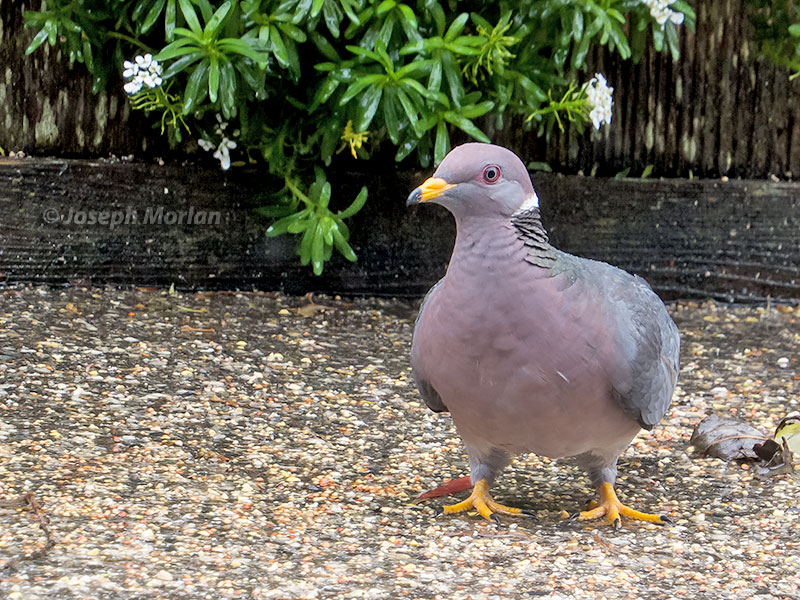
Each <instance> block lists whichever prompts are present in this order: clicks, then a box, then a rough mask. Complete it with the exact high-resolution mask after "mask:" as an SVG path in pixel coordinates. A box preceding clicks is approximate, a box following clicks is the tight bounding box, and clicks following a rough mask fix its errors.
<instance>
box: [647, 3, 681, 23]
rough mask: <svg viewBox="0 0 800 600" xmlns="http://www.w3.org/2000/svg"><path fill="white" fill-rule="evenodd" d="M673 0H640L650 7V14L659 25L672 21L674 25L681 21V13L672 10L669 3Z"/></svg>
mask: <svg viewBox="0 0 800 600" xmlns="http://www.w3.org/2000/svg"><path fill="white" fill-rule="evenodd" d="M674 1H675V0H642V3H643V4H645V5H646V6H647V8H649V9H650V16H652V17H653V18H654V19H655V20H656V23H658V24H659V25H664V24H666V22H667V21H672V22H673V23H675V25H680V24H681V23H683V13H680V12H677V11H675V10H672V9H671V8H670V7H669V5H670V4H672V3H673V2H674Z"/></svg>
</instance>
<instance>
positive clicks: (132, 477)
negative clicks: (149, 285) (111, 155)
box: [0, 287, 800, 600]
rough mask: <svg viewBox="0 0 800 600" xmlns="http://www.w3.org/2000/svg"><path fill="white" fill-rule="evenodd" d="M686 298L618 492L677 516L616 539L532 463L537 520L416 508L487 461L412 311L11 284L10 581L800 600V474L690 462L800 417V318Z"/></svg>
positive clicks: (4, 499)
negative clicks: (424, 369) (654, 404)
mask: <svg viewBox="0 0 800 600" xmlns="http://www.w3.org/2000/svg"><path fill="white" fill-rule="evenodd" d="M671 310H672V312H673V315H674V316H675V319H676V321H677V323H678V325H679V326H680V328H681V331H682V336H683V357H682V370H681V378H680V382H679V388H678V391H677V393H676V397H675V401H674V403H673V407H672V410H671V412H670V413H668V415H667V417H666V418H665V420H664V422H663V423H662V425H661V426H660V427H658V428H657V429H656V430H655V431H653V432H644V433H642V434H641V435H640V436H639V437H638V438H637V440H636V441H635V443H634V444H633V445H632V446H631V448H630V449H629V450H628V451H627V452H626V453H625V454H624V455H623V456H622V458H621V460H620V478H619V483H618V489H619V491H620V495H621V497H622V499H623V501H627V502H628V503H630V504H632V505H634V506H637V507H641V508H644V509H651V510H654V511H660V512H665V513H667V514H669V515H670V516H671V517H672V518H673V520H674V521H675V523H676V524H675V525H674V526H672V527H659V526H656V525H650V524H643V523H631V522H625V523H624V525H623V529H622V530H620V531H618V532H615V531H613V530H612V529H611V528H609V527H607V526H605V525H603V524H602V523H600V522H594V523H568V522H566V521H564V520H563V519H562V514H561V511H562V510H563V509H566V510H567V511H569V512H573V511H575V510H577V509H578V508H580V507H581V506H582V504H583V503H584V502H585V501H586V500H587V499H588V498H589V497H590V496H591V489H590V488H589V486H588V483H587V481H586V479H585V477H584V475H583V474H582V473H581V472H580V471H578V470H577V468H575V467H574V466H573V465H572V464H570V463H569V462H568V461H560V462H558V463H556V462H555V461H551V460H548V459H544V458H538V457H536V456H522V457H519V458H518V459H517V460H515V461H514V463H513V464H512V465H511V466H510V467H509V468H508V469H507V470H506V471H505V473H504V474H503V475H502V476H501V477H500V479H499V481H498V482H497V484H496V486H495V487H494V494H495V497H496V498H497V499H498V500H499V501H501V502H507V503H509V504H512V505H517V506H523V507H527V508H529V509H531V510H533V511H535V512H536V513H537V514H538V516H539V519H538V520H532V519H525V520H516V521H515V520H513V519H510V518H507V519H506V520H505V523H506V525H505V526H504V527H502V528H498V527H496V526H494V525H490V524H487V523H485V522H483V521H482V520H481V519H480V518H479V517H478V516H476V515H474V514H469V515H457V516H439V517H434V507H435V506H436V505H437V504H439V503H441V500H436V501H430V502H428V503H423V504H412V500H413V499H414V498H415V497H416V495H417V494H419V493H420V492H422V491H424V490H426V489H430V488H432V487H435V486H437V485H439V484H440V483H442V482H443V481H444V480H446V479H450V478H455V477H459V476H461V475H464V474H466V473H467V462H466V456H465V454H464V452H463V449H462V447H461V443H460V440H459V438H458V436H457V434H456V432H455V429H454V428H453V425H452V422H451V420H450V418H449V417H448V416H447V415H435V414H433V413H431V412H429V411H428V410H427V408H425V406H424V405H423V404H422V402H421V401H420V398H419V397H418V395H417V393H416V391H415V389H414V386H413V382H412V381H411V378H410V372H409V366H408V351H409V343H410V338H411V328H412V324H413V316H414V314H415V312H416V303H412V302H405V301H389V300H376V299H365V300H349V299H339V298H329V297H324V298H323V297H319V298H314V303H311V304H310V303H309V301H308V299H303V298H293V297H285V296H279V295H275V294H263V293H196V294H170V293H168V292H167V291H165V290H153V289H113V288H101V289H96V288H94V289H83V288H68V289H51V288H40V287H24V288H18V289H5V290H2V291H0V596H2V597H7V598H10V599H17V598H20V599H29V598H279V599H290V598H442V599H448V600H450V599H460V598H469V599H471V600H478V599H480V598H537V597H538V598H681V597H687V598H709V599H710V598H714V599H719V598H736V599H738V598H763V599H767V598H800V581H799V577H800V576H799V575H798V574H799V573H800V547H798V546H800V507H799V505H798V498H800V478H798V476H797V474H781V475H777V476H772V477H768V478H762V477H760V476H758V474H757V473H756V472H755V471H754V469H753V468H752V467H751V466H750V465H747V464H740V463H737V462H731V463H724V462H722V461H720V460H719V459H711V458H697V457H694V456H692V455H690V454H689V453H688V452H687V443H688V440H689V437H690V435H691V432H692V429H693V427H694V425H695V424H696V423H697V422H698V421H700V419H701V418H702V417H704V416H705V415H707V414H710V413H712V412H713V413H718V414H721V415H726V416H735V417H738V418H741V419H744V420H746V421H748V422H749V423H751V424H753V425H755V426H757V427H760V428H761V429H762V430H764V431H767V432H771V431H772V429H773V428H774V427H775V425H776V424H777V422H778V421H779V419H780V418H781V417H782V416H783V415H785V414H786V413H788V412H790V411H792V410H798V392H800V365H799V364H798V358H800V354H798V351H797V349H798V347H800V346H799V344H800V308H798V307H795V308H788V307H777V308H776V307H772V308H764V307H761V308H755V307H749V308H748V307H729V306H724V305H719V304H702V305H698V304H681V305H678V306H674V307H672V309H671ZM462 495H463V494H462ZM48 540H49V544H48Z"/></svg>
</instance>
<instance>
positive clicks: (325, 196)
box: [317, 181, 331, 208]
mask: <svg viewBox="0 0 800 600" xmlns="http://www.w3.org/2000/svg"><path fill="white" fill-rule="evenodd" d="M330 201H331V184H330V183H328V182H327V181H326V182H325V183H323V184H322V190H320V193H319V200H318V201H317V203H318V204H319V206H320V207H322V208H328V203H329V202H330Z"/></svg>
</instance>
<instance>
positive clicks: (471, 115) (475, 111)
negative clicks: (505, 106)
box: [460, 100, 494, 119]
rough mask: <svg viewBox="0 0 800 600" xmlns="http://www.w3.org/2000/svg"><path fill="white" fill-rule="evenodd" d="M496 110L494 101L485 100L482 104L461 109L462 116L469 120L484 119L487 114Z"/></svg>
mask: <svg viewBox="0 0 800 600" xmlns="http://www.w3.org/2000/svg"><path fill="white" fill-rule="evenodd" d="M493 108H494V102H493V101H492V100H484V101H483V102H481V103H480V104H472V105H470V106H465V107H463V108H462V109H461V111H460V112H461V115H462V116H464V117H466V118H468V119H476V118H477V117H482V116H483V115H485V114H486V113H487V112H489V111H490V110H492V109H493Z"/></svg>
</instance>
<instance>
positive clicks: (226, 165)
mask: <svg viewBox="0 0 800 600" xmlns="http://www.w3.org/2000/svg"><path fill="white" fill-rule="evenodd" d="M227 128H228V124H227V123H226V122H223V120H222V116H221V115H219V114H217V126H216V127H215V128H214V133H216V134H217V137H219V138H220V142H219V143H218V144H215V143H214V142H212V141H209V140H205V139H201V140H198V142H197V143H198V144H199V145H200V147H201V148H202V149H203V150H214V158H216V159H217V160H218V161H219V164H220V166H221V167H222V168H223V169H224V170H225V171H227V170H228V169H230V168H231V153H230V151H231V150H233V149H234V148H236V142H234V141H233V140H232V139H230V138H229V137H228V136H227V135H225V130H226V129H227ZM237 135H239V130H238V129H236V130H235V131H234V132H233V137H236V136H237Z"/></svg>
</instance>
